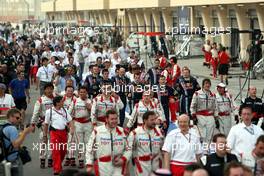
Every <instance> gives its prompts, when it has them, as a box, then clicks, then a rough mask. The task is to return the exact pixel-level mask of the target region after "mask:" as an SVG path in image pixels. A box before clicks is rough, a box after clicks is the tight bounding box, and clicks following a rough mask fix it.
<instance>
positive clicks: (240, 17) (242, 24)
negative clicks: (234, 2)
mask: <svg viewBox="0 0 264 176" xmlns="http://www.w3.org/2000/svg"><path fill="white" fill-rule="evenodd" d="M235 11H236V19H237V24H238V28H239V30H249V29H250V26H249V24H250V23H249V20H248V19H247V18H245V17H246V16H247V14H246V12H247V11H246V9H245V8H243V7H235ZM239 38H240V51H241V52H245V50H246V49H247V46H248V45H249V44H250V34H248V33H244V34H239Z"/></svg>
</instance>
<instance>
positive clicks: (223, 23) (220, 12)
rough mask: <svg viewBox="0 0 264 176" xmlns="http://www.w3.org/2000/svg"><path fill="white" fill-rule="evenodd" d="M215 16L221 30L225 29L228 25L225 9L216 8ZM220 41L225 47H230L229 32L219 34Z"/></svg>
mask: <svg viewBox="0 0 264 176" xmlns="http://www.w3.org/2000/svg"><path fill="white" fill-rule="evenodd" d="M217 17H218V21H219V25H220V27H221V30H226V29H227V27H228V26H229V25H228V18H227V10H226V8H225V9H217ZM221 43H222V45H223V46H225V47H230V34H221Z"/></svg>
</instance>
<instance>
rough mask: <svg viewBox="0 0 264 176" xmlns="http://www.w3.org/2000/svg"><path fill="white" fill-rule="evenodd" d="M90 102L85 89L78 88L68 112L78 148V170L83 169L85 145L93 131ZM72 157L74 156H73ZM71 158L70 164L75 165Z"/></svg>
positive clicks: (82, 87)
mask: <svg viewBox="0 0 264 176" xmlns="http://www.w3.org/2000/svg"><path fill="white" fill-rule="evenodd" d="M91 108H92V101H91V100H90V99H89V98H88V97H87V90H86V87H84V86H81V87H79V97H78V98H76V99H75V101H74V103H73V106H72V107H71V108H70V110H69V112H70V113H71V114H72V117H73V120H74V126H75V133H76V135H75V136H74V139H76V141H75V142H76V144H77V146H79V147H78V160H79V168H84V153H85V148H84V146H86V144H87V143H88V140H89V138H90V135H91V133H92V131H93V125H92V122H91ZM73 156H74V155H73ZM73 156H72V157H71V164H74V163H75V160H74V157H73Z"/></svg>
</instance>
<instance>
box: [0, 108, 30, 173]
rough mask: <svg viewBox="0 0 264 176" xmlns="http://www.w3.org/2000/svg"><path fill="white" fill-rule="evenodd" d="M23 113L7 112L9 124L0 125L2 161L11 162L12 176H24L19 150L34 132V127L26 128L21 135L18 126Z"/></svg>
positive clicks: (11, 110) (12, 110) (14, 110)
mask: <svg viewBox="0 0 264 176" xmlns="http://www.w3.org/2000/svg"><path fill="white" fill-rule="evenodd" d="M20 120H21V113H20V111H19V110H18V109H10V110H9V111H8V112H7V123H6V124H2V125H0V141H1V150H2V151H3V152H2V153H1V161H2V160H7V161H8V162H11V175H12V176H23V165H22V161H21V159H20V158H19V154H18V149H19V147H20V145H21V144H22V143H23V141H24V140H25V138H26V136H27V135H28V134H29V133H30V132H32V131H33V127H32V126H30V127H27V128H25V129H24V130H23V131H22V132H21V133H20V134H19V133H18V130H17V128H16V125H18V124H19V123H20Z"/></svg>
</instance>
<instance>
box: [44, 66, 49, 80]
mask: <svg viewBox="0 0 264 176" xmlns="http://www.w3.org/2000/svg"><path fill="white" fill-rule="evenodd" d="M43 70H44V72H45V74H46V77H47V78H48V76H49V75H48V67H47V68H45V67H43Z"/></svg>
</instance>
